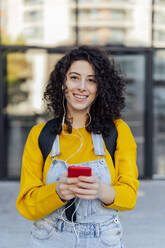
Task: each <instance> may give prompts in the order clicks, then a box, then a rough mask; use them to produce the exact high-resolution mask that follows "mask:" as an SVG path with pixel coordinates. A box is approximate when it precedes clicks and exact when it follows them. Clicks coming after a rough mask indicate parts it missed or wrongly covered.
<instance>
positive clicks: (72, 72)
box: [68, 71, 96, 77]
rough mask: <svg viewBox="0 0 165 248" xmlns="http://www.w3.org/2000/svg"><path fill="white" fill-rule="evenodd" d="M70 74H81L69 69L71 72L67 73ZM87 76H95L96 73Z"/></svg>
mask: <svg viewBox="0 0 165 248" xmlns="http://www.w3.org/2000/svg"><path fill="white" fill-rule="evenodd" d="M70 74H77V75H79V76H80V75H81V74H80V73H78V72H74V71H71V72H69V73H68V75H70ZM87 76H88V77H95V76H96V75H95V74H91V75H87Z"/></svg>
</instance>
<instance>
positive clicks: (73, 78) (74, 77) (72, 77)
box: [70, 76, 78, 80]
mask: <svg viewBox="0 0 165 248" xmlns="http://www.w3.org/2000/svg"><path fill="white" fill-rule="evenodd" d="M70 78H71V79H72V80H78V77H76V76H71V77H70Z"/></svg>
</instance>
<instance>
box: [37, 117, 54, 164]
mask: <svg viewBox="0 0 165 248" xmlns="http://www.w3.org/2000/svg"><path fill="white" fill-rule="evenodd" d="M56 123H57V122H56V119H52V120H49V121H48V122H47V123H46V124H45V126H44V127H43V129H42V130H41V133H40V135H39V138H38V144H39V147H40V150H41V152H42V155H43V159H44V163H45V160H46V158H47V156H48V154H49V153H50V151H51V149H52V145H53V141H54V139H55V137H56V135H57V133H56V132H52V127H54V126H55V125H56Z"/></svg>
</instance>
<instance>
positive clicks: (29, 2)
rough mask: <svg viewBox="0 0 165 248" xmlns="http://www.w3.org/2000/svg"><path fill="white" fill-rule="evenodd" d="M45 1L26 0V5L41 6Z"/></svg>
mask: <svg viewBox="0 0 165 248" xmlns="http://www.w3.org/2000/svg"><path fill="white" fill-rule="evenodd" d="M41 3H43V0H24V4H41Z"/></svg>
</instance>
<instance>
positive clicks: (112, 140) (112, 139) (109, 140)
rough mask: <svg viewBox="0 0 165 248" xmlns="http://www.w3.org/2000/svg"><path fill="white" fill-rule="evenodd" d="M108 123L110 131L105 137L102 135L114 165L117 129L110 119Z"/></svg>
mask: <svg viewBox="0 0 165 248" xmlns="http://www.w3.org/2000/svg"><path fill="white" fill-rule="evenodd" d="M110 125H111V128H110V133H109V135H108V136H106V137H105V136H104V135H103V139H104V142H105V146H106V148H107V150H108V152H109V153H110V155H111V158H112V161H113V164H114V166H115V159H114V153H115V150H116V141H117V136H118V134H117V129H116V126H115V123H114V122H113V121H112V122H111V123H110Z"/></svg>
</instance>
